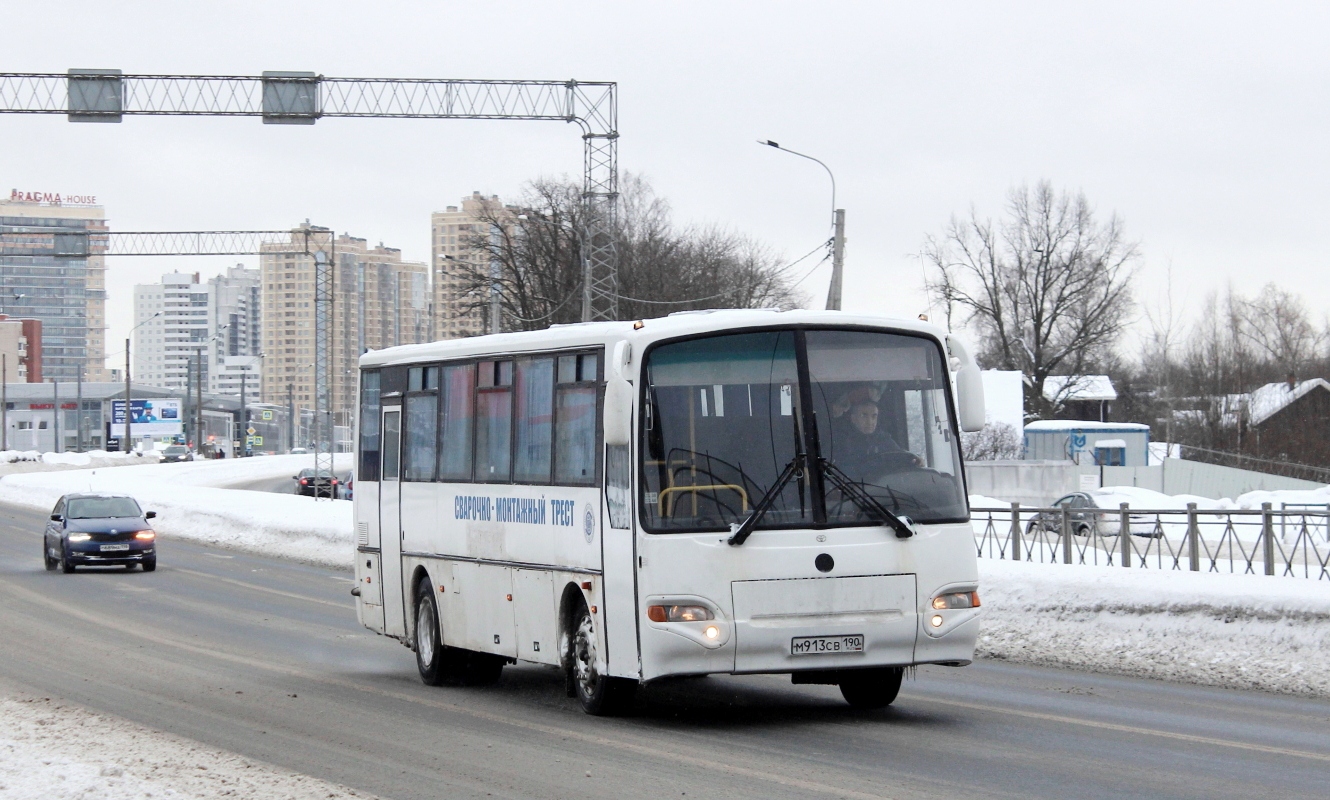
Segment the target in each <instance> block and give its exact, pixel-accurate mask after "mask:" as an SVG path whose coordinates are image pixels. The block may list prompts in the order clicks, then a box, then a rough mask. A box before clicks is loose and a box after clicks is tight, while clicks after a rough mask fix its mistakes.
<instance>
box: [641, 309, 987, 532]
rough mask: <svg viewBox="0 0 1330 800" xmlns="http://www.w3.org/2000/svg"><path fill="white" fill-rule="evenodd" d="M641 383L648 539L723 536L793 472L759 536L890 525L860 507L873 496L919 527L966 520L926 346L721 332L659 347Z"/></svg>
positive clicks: (864, 336)
mask: <svg viewBox="0 0 1330 800" xmlns="http://www.w3.org/2000/svg"><path fill="white" fill-rule="evenodd" d="M801 366H802V367H803V369H802V370H801V369H800V367H801ZM801 372H802V373H803V374H804V375H806V376H807V377H806V379H805V382H804V383H802V384H801V381H800V373H801ZM646 376H647V378H646V384H647V385H646V407H645V408H644V410H643V434H644V441H643V446H642V450H641V452H642V476H643V477H642V489H643V498H642V499H643V503H642V508H643V522H644V524H645V526H646V528H647V529H648V530H653V531H660V532H666V531H712V530H728V529H729V527H730V526H731V525H733V524H736V523H740V522H743V520H744V519H745V518H747V517H748V515H749V513H751V511H752V509H753V507H754V506H755V505H756V504H757V503H759V502H760V500H761V499H762V498H763V496H764V495H766V494H767V492H768V491H769V490H771V489H772V487H773V486H774V485H775V484H776V483H777V481H778V479H779V476H780V475H781V473H782V472H783V471H784V470H785V469H786V467H787V466H789V465H790V464H791V463H792V462H794V463H795V464H796V466H798V467H799V471H798V472H797V473H796V475H795V477H794V479H792V480H789V481H788V482H787V483H786V485H785V486H784V488H783V489H781V490H780V492H779V494H778V495H777V496H776V497H774V498H773V499H772V500H773V502H772V505H771V507H770V509H769V510H768V511H767V512H766V514H765V515H763V516H762V518H761V520H760V522H759V524H758V526H757V527H758V528H782V527H787V528H788V527H810V526H818V527H823V526H835V525H877V524H881V523H882V522H884V520H882V519H881V518H880V512H875V511H874V509H873V508H871V506H872V504H871V503H865V502H863V501H862V499H861V498H857V497H855V495H861V494H862V493H865V492H866V493H867V494H868V495H870V496H871V498H872V499H873V500H876V501H877V502H878V503H880V504H881V505H882V506H883V507H885V508H886V509H887V510H889V511H891V512H893V513H894V514H896V515H899V516H904V517H909V518H910V519H911V520H912V521H914V522H920V523H928V522H952V521H963V520H965V519H966V518H967V517H968V510H967V504H966V502H965V493H964V486H963V483H962V479H961V473H960V452H959V449H958V442H957V441H956V439H957V436H956V432H955V431H956V428H955V426H954V424H953V419H952V412H951V409H950V406H949V404H948V402H947V387H948V376H947V372H946V368H945V365H944V362H943V360H942V353H941V351H940V349H939V347H938V345H937V343H936V342H934V341H932V340H930V339H927V338H923V337H919V336H908V335H903V334H895V333H883V332H875V331H862V330H806V331H804V330H800V331H795V330H776V331H762V332H757V333H736V334H724V335H717V336H711V337H706V338H700V339H691V340H687V341H682V342H673V343H669V344H664V345H660V346H657V347H655V348H654V349H652V350H651V351H650V354H649V356H648V359H647V363H646ZM805 404H807V405H808V406H810V407H808V408H805ZM865 506H869V507H865Z"/></svg>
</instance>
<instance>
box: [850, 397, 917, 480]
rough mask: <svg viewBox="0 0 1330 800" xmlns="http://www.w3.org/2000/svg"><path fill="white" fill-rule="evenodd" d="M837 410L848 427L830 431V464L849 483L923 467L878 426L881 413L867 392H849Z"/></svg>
mask: <svg viewBox="0 0 1330 800" xmlns="http://www.w3.org/2000/svg"><path fill="white" fill-rule="evenodd" d="M837 406H840V407H841V408H842V409H843V411H842V414H840V415H838V416H843V417H845V418H848V420H849V425H844V424H842V425H839V426H837V427H836V428H833V435H834V437H835V449H834V453H835V457H834V458H833V459H832V460H833V462H834V463H835V464H836V466H838V467H840V468H841V470H842V471H843V472H845V474H846V475H847V476H849V478H850V479H852V480H854V481H858V482H870V481H873V480H875V479H876V478H878V477H879V476H881V475H882V474H883V473H886V472H893V471H895V470H898V469H900V468H902V467H906V466H920V465H922V462H921V461H920V459H919V457H918V456H917V455H915V454H914V453H911V452H910V451H908V450H906V449H905V448H903V447H901V446H900V445H899V444H897V443H896V440H895V439H893V438H891V434H889V433H887V432H886V431H885V430H884V429H882V428H881V427H879V426H878V416H879V414H880V412H879V410H878V406H877V403H875V402H874V401H873V397H872V395H871V394H870V392H868V391H866V390H863V389H860V390H856V391H854V392H851V393H850V394H848V395H846V396H845V397H844V398H843V399H842V402H841V403H838V404H837ZM834 413H835V409H833V414H834Z"/></svg>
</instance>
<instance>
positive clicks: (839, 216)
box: [757, 139, 845, 311]
mask: <svg viewBox="0 0 1330 800" xmlns="http://www.w3.org/2000/svg"><path fill="white" fill-rule="evenodd" d="M757 143H758V144H762V145H766V146H767V147H774V148H775V149H777V150H780V151H782V152H785V153H789V154H790V155H794V156H799V157H800V158H806V159H808V160H809V161H815V162H817V164H818V165H819V166H821V167H822V169H824V170H826V171H827V176H828V177H829V178H831V227H832V230H833V231H834V233H833V235H832V240H831V242H832V244H831V285H830V286H829V287H827V310H828V311H840V298H841V283H842V280H841V276H842V273H843V272H844V267H845V209H843V208H836V176H835V174H833V173H832V171H831V167H828V166H827V165H826V164H824V163H823V162H822V160H821V159H818V158H813V157H812V156H810V155H808V154H807V153H800V152H798V151H796V150H791V149H790V148H788V147H781V146H780V144H779V143H778V142H773V141H771V140H770V139H767V140H765V141H763V140H761V139H759V140H758V142H757Z"/></svg>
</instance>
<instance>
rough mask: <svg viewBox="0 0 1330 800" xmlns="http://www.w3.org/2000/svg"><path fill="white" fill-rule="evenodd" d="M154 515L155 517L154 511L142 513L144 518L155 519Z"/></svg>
mask: <svg viewBox="0 0 1330 800" xmlns="http://www.w3.org/2000/svg"><path fill="white" fill-rule="evenodd" d="M156 517H157V512H156V511H148V512H146V513H145V514H144V515H143V518H144V519H156Z"/></svg>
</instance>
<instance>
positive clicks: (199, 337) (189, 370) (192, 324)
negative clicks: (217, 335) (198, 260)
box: [130, 272, 213, 389]
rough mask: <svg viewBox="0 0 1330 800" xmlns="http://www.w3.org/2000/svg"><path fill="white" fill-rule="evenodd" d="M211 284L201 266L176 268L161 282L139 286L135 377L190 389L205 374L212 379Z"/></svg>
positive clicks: (133, 357)
mask: <svg viewBox="0 0 1330 800" xmlns="http://www.w3.org/2000/svg"><path fill="white" fill-rule="evenodd" d="M208 289H209V287H208V284H206V283H199V274H198V273H197V272H190V273H186V272H172V273H169V274H166V275H163V276H162V280H161V283H148V284H137V285H135V287H134V324H135V325H136V326H138V327H136V328H135V329H134V337H133V338H134V342H133V345H134V347H133V351H132V352H131V354H130V355H131V361H132V364H133V370H134V371H133V378H134V380H135V381H137V382H139V383H146V384H148V385H151V386H162V387H166V388H170V389H185V388H188V387H190V386H193V385H194V384H193V381H194V380H196V379H198V378H199V376H200V374H201V375H202V380H203V385H204V386H207V385H208V360H209V359H208V358H207V355H208V353H207V349H208V339H209V337H211V336H212V334H213V330H212V325H211V320H210V319H209V316H208V307H209V305H210V304H209V298H208V296H209V291H208Z"/></svg>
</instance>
